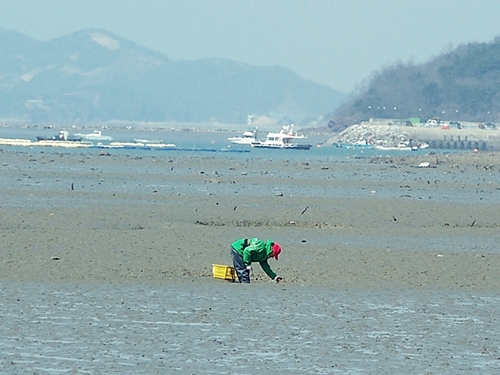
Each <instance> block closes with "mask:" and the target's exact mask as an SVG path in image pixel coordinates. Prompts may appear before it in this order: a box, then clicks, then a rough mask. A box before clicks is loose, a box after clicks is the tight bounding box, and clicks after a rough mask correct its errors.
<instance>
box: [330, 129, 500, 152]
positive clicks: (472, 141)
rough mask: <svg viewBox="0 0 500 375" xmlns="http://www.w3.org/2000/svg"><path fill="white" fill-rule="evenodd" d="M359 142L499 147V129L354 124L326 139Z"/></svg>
mask: <svg viewBox="0 0 500 375" xmlns="http://www.w3.org/2000/svg"><path fill="white" fill-rule="evenodd" d="M362 143H367V144H370V145H373V146H381V147H398V146H401V145H419V144H428V145H429V146H430V148H440V149H479V150H500V130H496V129H479V128H478V129H470V128H469V129H450V128H440V127H425V126H418V127H416V126H415V127H414V126H400V125H387V124H360V125H359V124H356V125H351V126H350V127H348V128H347V129H345V130H344V131H342V132H340V133H338V134H335V135H334V136H333V137H332V138H330V139H329V140H328V141H327V142H326V144H329V145H337V146H338V145H346V144H347V145H349V144H362Z"/></svg>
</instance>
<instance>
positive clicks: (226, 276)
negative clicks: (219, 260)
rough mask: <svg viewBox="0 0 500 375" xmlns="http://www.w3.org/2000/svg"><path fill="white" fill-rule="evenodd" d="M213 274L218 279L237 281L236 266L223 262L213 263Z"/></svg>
mask: <svg viewBox="0 0 500 375" xmlns="http://www.w3.org/2000/svg"><path fill="white" fill-rule="evenodd" d="M212 271H213V276H214V277H215V278H216V279H222V280H229V281H235V280H236V270H235V269H234V267H230V266H224V265H222V264H212Z"/></svg>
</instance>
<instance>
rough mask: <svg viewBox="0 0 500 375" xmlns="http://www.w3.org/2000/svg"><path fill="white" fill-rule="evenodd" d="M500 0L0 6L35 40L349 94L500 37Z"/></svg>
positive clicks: (118, 1)
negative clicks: (100, 37)
mask: <svg viewBox="0 0 500 375" xmlns="http://www.w3.org/2000/svg"><path fill="white" fill-rule="evenodd" d="M499 18H500V0H474V1H473V0H0V27H3V28H6V29H9V30H15V31H18V32H21V33H23V34H26V35H28V36H31V37H33V38H35V39H38V40H44V41H45V40H49V39H52V38H55V37H59V36H63V35H67V34H70V33H72V32H74V31H78V30H82V29H86V28H102V29H106V30H108V31H110V32H112V33H114V34H117V35H119V36H121V37H124V38H126V39H130V40H132V41H134V42H136V43H138V44H140V45H142V46H145V47H148V48H150V49H152V50H155V51H159V52H162V53H165V54H166V55H167V56H168V57H170V58H172V59H175V60H177V59H189V60H191V59H201V58H211V57H220V58H229V59H231V60H235V61H241V62H245V63H248V64H252V65H281V66H286V67H288V68H290V69H292V70H293V71H294V72H296V73H297V74H299V75H300V76H302V77H304V78H307V79H310V80H312V81H314V82H318V83H321V84H325V85H328V86H330V87H332V88H334V89H337V90H340V91H343V92H349V91H350V90H352V89H353V88H355V87H356V86H357V85H358V84H360V83H361V82H362V81H363V80H365V79H366V78H368V77H369V76H370V74H371V73H372V72H374V71H376V70H379V69H380V68H382V67H384V66H387V65H389V64H391V63H393V62H396V61H403V62H406V61H408V60H410V59H412V60H413V61H414V62H415V63H420V62H425V61H427V60H428V59H429V58H431V57H432V56H434V55H438V54H440V53H441V52H442V51H443V50H444V49H446V48H447V47H449V46H450V45H453V46H456V45H459V44H462V43H468V42H472V41H476V42H490V41H492V40H493V39H494V38H495V37H496V36H498V35H500V22H499Z"/></svg>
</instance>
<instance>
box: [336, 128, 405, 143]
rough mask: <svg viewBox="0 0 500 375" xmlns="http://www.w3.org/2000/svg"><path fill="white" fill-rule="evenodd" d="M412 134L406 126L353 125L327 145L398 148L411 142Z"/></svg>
mask: <svg viewBox="0 0 500 375" xmlns="http://www.w3.org/2000/svg"><path fill="white" fill-rule="evenodd" d="M410 139H411V137H410V134H409V133H408V129H407V127H405V126H396V125H371V124H370V125H367V124H366V125H365V124H361V125H351V126H349V127H348V128H347V129H345V130H344V131H342V132H340V133H338V134H336V135H334V136H333V137H332V138H330V139H329V140H328V141H327V142H326V143H327V144H329V145H337V146H339V145H356V144H363V143H366V144H372V145H381V146H386V147H396V146H397V145H399V144H401V143H408V142H410Z"/></svg>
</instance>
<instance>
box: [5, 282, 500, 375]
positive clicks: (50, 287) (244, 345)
mask: <svg viewBox="0 0 500 375" xmlns="http://www.w3.org/2000/svg"><path fill="white" fill-rule="evenodd" d="M499 309H500V297H498V295H494V294H492V293H488V292H473V291H472V292H460V291H459V292H457V291H454V292H450V291H428V290H425V291H422V290H405V291H397V290H391V291H386V290H361V289H359V290H348V291H344V290H332V289H325V288H306V287H299V286H292V287H291V286H286V287H283V286H281V285H275V284H269V285H267V284H259V285H257V284H251V285H244V286H243V285H236V284H229V283H226V282H223V281H220V282H219V281H217V280H213V281H208V282H207V284H205V285H200V284H198V283H194V282H193V283H192V284H188V283H184V284H177V285H168V286H153V285H142V284H135V285H129V284H120V285H111V284H108V285H105V284H74V285H73V284H53V283H41V284H19V283H10V282H8V283H5V282H4V283H3V284H2V285H1V287H0V318H1V320H2V324H1V326H0V371H1V373H2V374H27V373H35V374H64V373H72V374H75V373H78V374H97V373H99V374H104V373H105V374H124V373H131V374H132V373H133V374H155V373H158V374H167V373H169V374H175V373H178V374H291V373H293V374H401V373H406V374H443V373H446V374H457V373H464V374H473V373H475V374H478V373H480V374H494V373H497V371H498V368H499V367H500V347H499V344H498V343H499V342H500V331H499V330H498V327H497V326H498V319H499V318H500V316H499V313H498V311H499Z"/></svg>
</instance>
